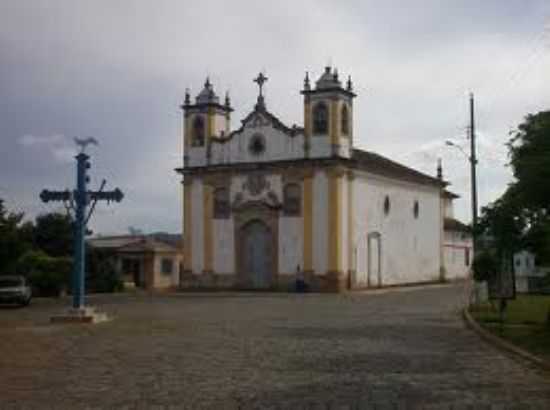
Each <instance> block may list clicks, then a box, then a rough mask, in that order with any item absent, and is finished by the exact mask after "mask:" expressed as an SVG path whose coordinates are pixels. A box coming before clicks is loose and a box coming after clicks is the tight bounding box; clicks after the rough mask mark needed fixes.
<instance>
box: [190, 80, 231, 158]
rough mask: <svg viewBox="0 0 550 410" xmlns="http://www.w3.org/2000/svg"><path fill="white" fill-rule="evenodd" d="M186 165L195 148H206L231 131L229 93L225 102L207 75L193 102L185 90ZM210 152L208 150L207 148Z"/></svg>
mask: <svg viewBox="0 0 550 410" xmlns="http://www.w3.org/2000/svg"><path fill="white" fill-rule="evenodd" d="M181 108H182V109H183V112H184V137H183V142H184V144H183V145H184V166H186V165H187V163H188V159H189V155H190V153H191V152H193V151H195V150H201V151H202V149H206V148H207V147H208V146H209V145H210V142H211V140H212V139H214V138H221V139H223V138H225V137H226V136H227V135H228V134H229V131H230V120H231V112H232V111H233V108H231V101H230V99H229V94H226V96H225V102H224V104H223V105H222V104H220V99H219V97H218V96H217V95H216V93H215V92H214V86H213V85H212V84H211V83H210V79H209V78H208V77H207V78H206V81H205V83H204V87H203V89H202V90H201V92H200V93H199V94H198V95H197V96H196V98H195V103H194V104H192V103H191V96H190V94H189V90H186V92H185V100H184V104H183V105H182V106H181ZM206 152H208V150H206Z"/></svg>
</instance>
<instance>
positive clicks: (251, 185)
mask: <svg viewBox="0 0 550 410" xmlns="http://www.w3.org/2000/svg"><path fill="white" fill-rule="evenodd" d="M268 188H269V182H268V181H267V179H266V178H265V175H263V174H249V175H248V177H247V178H246V182H245V183H244V184H243V189H246V190H247V191H248V192H250V195H252V196H258V195H260V194H261V193H262V192H263V191H264V190H265V189H268Z"/></svg>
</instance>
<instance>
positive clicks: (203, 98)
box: [196, 78, 220, 104]
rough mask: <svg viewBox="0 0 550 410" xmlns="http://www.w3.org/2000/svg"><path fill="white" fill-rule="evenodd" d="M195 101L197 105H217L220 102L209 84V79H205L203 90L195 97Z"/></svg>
mask: <svg viewBox="0 0 550 410" xmlns="http://www.w3.org/2000/svg"><path fill="white" fill-rule="evenodd" d="M196 101H197V104H208V103H214V104H218V103H219V102H220V99H219V97H218V96H217V95H216V93H215V92H214V87H213V86H212V84H211V83H210V79H209V78H207V79H206V82H205V83H204V87H203V89H202V90H201V92H200V93H199V95H197V98H196Z"/></svg>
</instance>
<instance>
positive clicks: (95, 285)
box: [86, 253, 124, 293]
mask: <svg viewBox="0 0 550 410" xmlns="http://www.w3.org/2000/svg"><path fill="white" fill-rule="evenodd" d="M87 272H88V277H87V280H86V282H87V287H88V290H89V291H91V292H99V293H112V292H122V291H123V290H124V282H123V281H122V280H121V279H120V278H119V277H118V275H117V274H116V272H117V271H116V266H115V263H114V261H113V260H112V259H111V258H106V257H103V258H102V257H101V256H98V255H96V254H94V253H91V254H90V257H89V258H88V268H87Z"/></svg>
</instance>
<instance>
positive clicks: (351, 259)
mask: <svg viewBox="0 0 550 410" xmlns="http://www.w3.org/2000/svg"><path fill="white" fill-rule="evenodd" d="M347 177H348V179H347V183H348V272H349V271H355V270H356V269H357V266H356V264H357V261H356V260H355V253H356V246H357V245H356V243H355V224H354V223H353V220H354V210H355V209H354V207H353V203H354V190H353V186H354V179H355V176H354V175H353V171H348V174H347Z"/></svg>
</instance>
